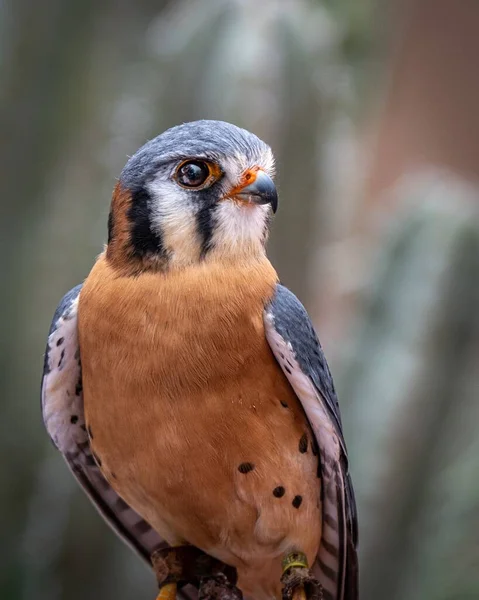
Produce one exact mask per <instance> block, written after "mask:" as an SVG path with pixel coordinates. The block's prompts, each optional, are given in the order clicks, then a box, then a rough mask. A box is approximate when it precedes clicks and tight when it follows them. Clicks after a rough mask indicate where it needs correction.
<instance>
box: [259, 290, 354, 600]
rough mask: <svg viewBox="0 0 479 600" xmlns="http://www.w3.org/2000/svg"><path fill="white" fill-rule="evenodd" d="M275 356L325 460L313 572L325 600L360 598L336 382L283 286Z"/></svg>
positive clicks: (276, 311)
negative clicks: (300, 405)
mask: <svg viewBox="0 0 479 600" xmlns="http://www.w3.org/2000/svg"><path fill="white" fill-rule="evenodd" d="M264 324H265V333H266V338H267V340H268V343H269V345H270V347H271V350H272V351H273V354H274V356H275V358H276V360H277V361H278V363H279V365H280V366H281V368H282V370H283V372H284V374H285V375H286V377H287V378H288V380H289V382H290V384H291V387H292V388H293V389H294V391H295V393H296V395H297V397H298V399H299V400H300V402H301V404H302V406H303V408H304V411H305V413H306V416H307V418H308V420H309V423H310V425H311V429H312V431H313V433H314V435H315V438H316V441H317V444H318V447H319V456H320V468H321V481H322V498H323V529H322V538H321V544H320V547H319V551H318V556H317V558H316V562H315V565H314V567H313V570H314V572H315V573H316V575H317V577H318V579H319V581H320V582H321V584H322V586H323V596H324V598H325V600H356V599H357V598H358V593H359V592H358V559H357V537H358V535H357V514H356V503H355V499H354V492H353V487H352V483H351V478H350V475H349V473H348V461H347V453H346V444H345V442H344V437H343V429H342V424H341V416H340V412H339V404H338V399H337V396H336V392H335V389H334V384H333V378H332V376H331V372H330V370H329V367H328V364H327V362H326V358H325V356H324V353H323V350H322V348H321V344H320V343H319V340H318V337H317V335H316V332H315V331H314V328H313V326H312V324H311V321H310V319H309V316H308V313H307V312H306V310H305V308H304V307H303V305H302V304H301V302H300V301H299V300H298V299H297V298H296V296H295V295H294V294H293V293H292V292H290V291H289V290H288V289H287V288H285V287H284V286H282V285H277V287H276V291H275V295H274V296H273V298H272V300H271V302H270V303H269V304H268V306H266V308H265V312H264Z"/></svg>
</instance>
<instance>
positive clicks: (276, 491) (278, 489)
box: [273, 485, 286, 498]
mask: <svg viewBox="0 0 479 600" xmlns="http://www.w3.org/2000/svg"><path fill="white" fill-rule="evenodd" d="M285 491H286V490H285V489H284V487H283V486H282V485H278V487H275V488H274V490H273V496H275V497H276V498H282V497H283V496H284V492H285Z"/></svg>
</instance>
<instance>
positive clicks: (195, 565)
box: [151, 546, 242, 600]
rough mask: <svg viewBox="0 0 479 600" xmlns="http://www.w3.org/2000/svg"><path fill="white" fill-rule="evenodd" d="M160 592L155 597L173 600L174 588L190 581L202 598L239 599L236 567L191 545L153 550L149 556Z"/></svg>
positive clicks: (204, 599)
mask: <svg viewBox="0 0 479 600" xmlns="http://www.w3.org/2000/svg"><path fill="white" fill-rule="evenodd" d="M151 562H152V565H153V569H154V571H155V574H156V578H157V580H158V585H159V587H160V592H159V594H158V596H157V600H175V599H176V591H177V587H178V586H179V587H181V586H183V585H186V584H188V583H189V584H192V585H194V586H196V587H197V588H199V597H200V599H202V600H216V599H219V598H221V599H224V600H241V598H242V594H241V592H240V590H239V589H238V588H237V587H236V585H235V584H236V581H237V574H236V569H235V568H233V567H230V566H229V565H226V564H225V563H222V562H221V561H219V560H217V559H216V558H213V557H212V556H209V555H208V554H205V553H204V552H202V551H201V550H199V549H198V548H195V547H194V546H176V547H174V548H165V549H162V550H157V551H156V552H154V553H153V554H152V556H151Z"/></svg>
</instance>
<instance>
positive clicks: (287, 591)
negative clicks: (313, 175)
mask: <svg viewBox="0 0 479 600" xmlns="http://www.w3.org/2000/svg"><path fill="white" fill-rule="evenodd" d="M273 170H274V159H273V154H272V151H271V149H270V148H269V146H268V145H266V144H265V143H264V142H262V141H261V140H260V139H258V138H257V137H256V136H255V135H253V134H251V133H249V132H248V131H245V130H244V129H240V128H238V127H235V126H234V125H230V124H228V123H224V122H220V121H197V122H193V123H185V124H183V125H179V126H177V127H173V128H172V129H169V130H167V131H166V132H164V133H162V134H161V135H159V136H158V137H156V138H155V139H153V140H151V141H149V142H148V143H146V144H145V145H144V146H143V147H142V148H140V150H138V151H137V152H136V154H134V155H133V156H132V157H131V158H130V159H129V160H128V162H127V164H126V166H125V168H124V169H123V171H122V173H121V176H120V179H119V181H118V183H117V185H116V188H115V190H114V192H113V199H112V203H111V211H110V216H109V219H108V244H107V246H106V248H105V250H104V252H103V253H102V254H100V256H99V257H98V260H97V261H96V263H95V265H94V267H93V269H92V270H91V272H90V274H89V275H88V277H87V279H86V280H85V282H84V283H83V284H82V285H79V286H77V287H76V288H74V289H73V290H71V291H70V292H69V293H68V294H67V295H66V296H65V297H64V298H63V300H62V301H61V303H60V305H59V307H58V308H57V311H56V313H55V316H54V318H53V323H52V326H51V330H50V335H49V338H48V345H47V349H46V355H45V365H44V374H43V382H42V408H43V419H44V422H45V426H46V428H47V431H48V433H49V435H50V437H51V438H52V440H53V442H54V443H55V445H56V447H57V448H58V449H59V450H60V452H61V453H62V454H63V456H64V457H65V459H66V461H67V463H68V465H69V466H70V468H71V470H72V472H73V474H74V475H75V477H76V478H77V479H78V481H79V482H80V484H81V485H82V487H83V488H84V490H85V491H86V493H87V494H88V496H89V497H90V499H91V500H92V502H93V503H94V504H95V505H96V507H97V509H98V510H99V512H100V513H101V514H102V516H103V517H104V518H105V519H106V521H107V522H108V523H109V524H110V525H111V526H112V527H113V529H114V530H115V531H116V533H117V534H119V535H120V536H121V537H122V538H123V539H124V540H125V541H126V542H128V543H129V544H130V545H131V546H132V547H133V548H134V549H136V550H137V551H138V552H139V554H140V555H141V556H142V557H144V558H145V559H146V560H147V561H148V562H150V561H152V560H153V565H154V567H155V571H156V573H157V577H158V580H159V583H160V584H161V591H160V596H161V597H165V598H172V597H174V595H175V590H176V584H177V582H180V583H182V584H188V585H186V587H184V588H183V589H182V591H181V592H180V593H182V594H189V595H194V594H196V592H195V589H194V587H192V586H191V585H189V584H191V583H193V584H195V583H196V585H197V586H198V585H199V590H200V591H199V593H200V596H201V595H202V594H203V597H205V595H206V592H205V589H206V588H205V589H202V586H206V584H207V583H208V581H209V580H215V579H214V578H215V577H216V580H215V581H216V582H217V583H218V582H219V583H218V585H220V586H221V585H222V583H221V582H223V583H224V586H225V587H224V588H223V589H224V590H226V589H227V587H228V585H229V588H228V589H229V590H230V592H231V590H233V592H232V593H234V594H236V593H237V594H240V592H239V590H241V592H242V593H244V594H245V595H246V596H248V597H251V598H255V599H256V600H263V599H264V600H266V599H272V598H281V595H282V594H283V596H284V597H291V596H292V595H293V596H295V597H298V598H299V597H303V598H304V596H306V597H309V598H321V597H322V598H324V600H346V599H347V600H355V599H356V598H357V597H358V567H357V555H356V546H357V518H356V508H355V501H354V494H353V489H352V484H351V479H350V476H349V473H348V460H347V454H346V447H345V443H344V437H343V430H342V425H341V417H340V412H339V406H338V401H337V397H336V393H335V390H334V385H333V381H332V378H331V373H330V371H329V368H328V365H327V362H326V359H325V357H324V354H323V351H322V348H321V345H320V343H319V341H318V338H317V336H316V333H315V331H314V329H313V326H312V324H311V321H310V319H309V317H308V315H307V313H306V311H305V309H304V308H303V306H302V305H301V303H300V302H299V300H298V299H297V298H296V297H295V296H294V295H293V294H292V293H291V292H290V291H289V290H288V289H286V288H285V287H283V286H282V285H280V284H279V282H278V276H277V274H276V271H275V270H274V268H273V267H272V265H271V263H270V262H269V260H268V258H267V256H266V252H265V243H266V239H267V237H268V230H269V225H270V221H271V217H272V215H273V213H274V212H275V211H276V208H277V193H276V189H275V186H274V183H273V179H272V177H273ZM169 549H171V550H169ZM195 553H196V554H195ZM172 556H173V558H172ZM188 556H189V557H190V559H188ZM192 556H193V558H191V557H192ZM208 557H209V558H208ZM188 560H190V562H191V561H192V564H189V565H187V564H186V563H187V562H188ZM208 561H210V562H208ZM198 565H200V566H198ZM215 565H216V566H215ZM218 565H220V566H218ZM221 565H223V567H222V566H221ZM308 565H309V567H310V569H309V568H308ZM202 569H203V570H202ZM188 573H189V575H188ZM228 573H229V575H228ZM231 573H233V575H231ZM236 574H237V587H235V585H234V584H235V583H236V577H235V575H236ZM225 593H226V591H225Z"/></svg>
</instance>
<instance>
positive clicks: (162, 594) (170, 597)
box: [156, 583, 177, 600]
mask: <svg viewBox="0 0 479 600" xmlns="http://www.w3.org/2000/svg"><path fill="white" fill-rule="evenodd" d="M176 588H177V585H176V583H167V584H165V585H163V586H161V588H160V591H159V593H158V596H157V597H156V600H176Z"/></svg>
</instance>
